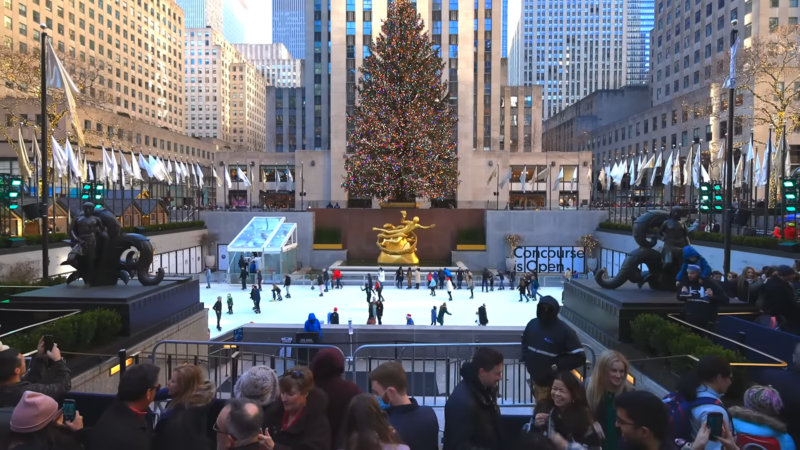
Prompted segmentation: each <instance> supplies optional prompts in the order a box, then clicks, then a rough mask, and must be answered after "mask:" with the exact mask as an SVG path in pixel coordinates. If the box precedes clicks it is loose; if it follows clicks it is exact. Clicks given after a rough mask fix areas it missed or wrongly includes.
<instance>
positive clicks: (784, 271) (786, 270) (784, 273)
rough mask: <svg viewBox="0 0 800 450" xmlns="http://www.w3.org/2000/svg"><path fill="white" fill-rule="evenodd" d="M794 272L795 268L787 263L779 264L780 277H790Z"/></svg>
mask: <svg viewBox="0 0 800 450" xmlns="http://www.w3.org/2000/svg"><path fill="white" fill-rule="evenodd" d="M793 274H794V269H792V268H791V267H790V266H787V265H780V266H778V276H779V277H788V276H791V275H793Z"/></svg>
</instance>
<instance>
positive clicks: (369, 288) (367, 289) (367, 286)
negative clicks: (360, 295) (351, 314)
mask: <svg viewBox="0 0 800 450" xmlns="http://www.w3.org/2000/svg"><path fill="white" fill-rule="evenodd" d="M361 292H366V293H367V303H370V302H371V301H372V286H371V285H370V284H369V281H367V282H366V283H364V287H362V288H361Z"/></svg>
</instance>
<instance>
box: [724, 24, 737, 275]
mask: <svg viewBox="0 0 800 450" xmlns="http://www.w3.org/2000/svg"><path fill="white" fill-rule="evenodd" d="M738 23H739V21H738V20H736V19H734V20H732V21H731V25H732V29H731V68H732V69H733V68H734V67H735V64H736V62H735V57H736V53H735V51H734V48H735V47H736V45H737V44H736V39H737V35H738V33H739V32H738V31H736V25H738ZM731 72H732V73H731V76H733V75H734V74H733V70H731ZM732 78H733V77H732ZM731 81H732V82H731V83H730V86H729V90H728V136H727V138H728V141H727V148H728V151H727V152H726V153H725V211H723V214H724V215H723V216H722V221H723V224H724V226H725V231H724V233H725V240H724V250H723V259H722V261H723V262H722V269H723V272H724V273H725V274H726V276H727V274H728V272H730V271H731V232H732V228H733V223H732V217H730V213H729V212H728V211H730V210H732V209H733V121H734V119H735V117H734V114H733V105H734V101H735V96H736V83H735V80H731Z"/></svg>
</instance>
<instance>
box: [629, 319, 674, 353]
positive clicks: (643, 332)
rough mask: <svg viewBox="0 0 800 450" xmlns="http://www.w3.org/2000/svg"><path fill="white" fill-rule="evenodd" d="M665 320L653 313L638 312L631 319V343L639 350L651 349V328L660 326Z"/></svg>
mask: <svg viewBox="0 0 800 450" xmlns="http://www.w3.org/2000/svg"><path fill="white" fill-rule="evenodd" d="M663 323H666V321H665V320H664V319H663V318H661V317H659V316H657V315H655V314H640V315H638V316H636V318H635V319H633V321H631V335H632V337H633V343H634V344H635V345H636V346H637V347H639V348H640V349H641V350H647V351H649V350H652V348H651V347H650V334H651V333H652V332H653V329H655V328H656V327H659V326H661V325H662V324H663Z"/></svg>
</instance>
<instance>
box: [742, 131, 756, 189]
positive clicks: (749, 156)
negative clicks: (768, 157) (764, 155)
mask: <svg viewBox="0 0 800 450" xmlns="http://www.w3.org/2000/svg"><path fill="white" fill-rule="evenodd" d="M754 156H755V155H754V153H753V133H750V142H748V144H747V160H746V161H745V164H744V179H745V180H749V179H750V165H751V164H750V162H751V161H752V160H753V157H754Z"/></svg>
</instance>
